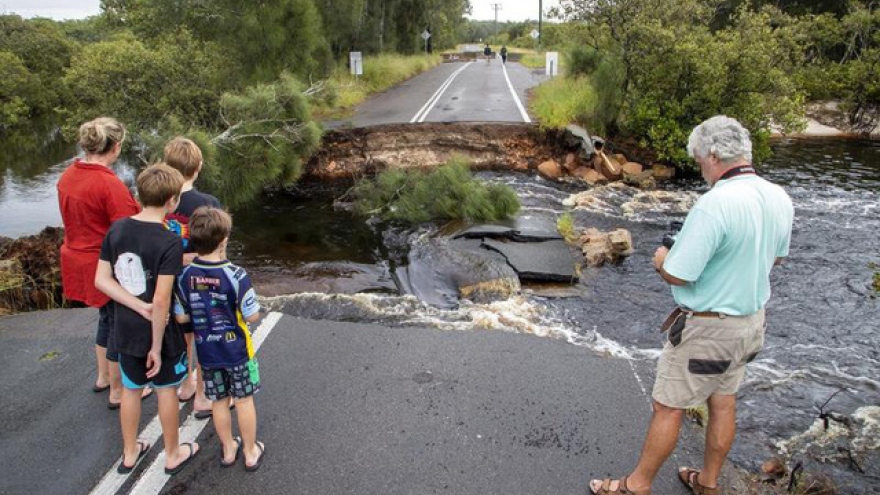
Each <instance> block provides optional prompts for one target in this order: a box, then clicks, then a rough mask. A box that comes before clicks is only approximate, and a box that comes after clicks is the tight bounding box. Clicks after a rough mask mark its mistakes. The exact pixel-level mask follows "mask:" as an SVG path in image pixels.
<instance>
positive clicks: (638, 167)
mask: <svg viewBox="0 0 880 495" xmlns="http://www.w3.org/2000/svg"><path fill="white" fill-rule="evenodd" d="M621 168H622V169H623V175H639V174H641V173H642V172H644V171H645V169H644V167H642V164H641V163H636V162H626V163H624V164H623V165H622V166H621Z"/></svg>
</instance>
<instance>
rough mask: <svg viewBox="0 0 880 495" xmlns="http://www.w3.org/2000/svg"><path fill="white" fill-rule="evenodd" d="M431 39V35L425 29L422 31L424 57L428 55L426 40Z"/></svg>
mask: <svg viewBox="0 0 880 495" xmlns="http://www.w3.org/2000/svg"><path fill="white" fill-rule="evenodd" d="M430 38H431V33H429V32H428V30H427V29H425V30H424V31H422V39H423V40H425V55H427V54H428V39H430Z"/></svg>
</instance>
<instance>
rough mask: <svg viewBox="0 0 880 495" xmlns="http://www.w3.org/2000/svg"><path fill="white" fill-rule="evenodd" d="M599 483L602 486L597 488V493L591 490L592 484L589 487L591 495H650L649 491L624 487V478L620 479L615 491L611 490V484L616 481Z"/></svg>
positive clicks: (605, 480)
mask: <svg viewBox="0 0 880 495" xmlns="http://www.w3.org/2000/svg"><path fill="white" fill-rule="evenodd" d="M594 481H595V480H594ZM601 481H602V486H601V487H599V491H596V490H593V486H592V484H591V485H590V492H591V493H592V494H593V495H651V490H640V491H636V490H630V489H629V488H628V487H627V486H626V476H624V477H623V478H620V483H618V484H617V489H616V490H612V489H611V483H612V482H613V481H616V480H612V479H609V478H605V479H603V480H601Z"/></svg>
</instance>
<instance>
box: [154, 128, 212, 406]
mask: <svg viewBox="0 0 880 495" xmlns="http://www.w3.org/2000/svg"><path fill="white" fill-rule="evenodd" d="M164 159H165V163H167V164H168V165H169V166H170V167H172V168H174V169H176V170H177V171H178V172H180V173H181V174H182V175H183V188H182V190H181V191H182V192H181V194H180V204H178V205H177V209H176V210H175V211H174V212H173V213H169V214H168V215H166V216H165V227H166V228H167V229H168V230H170V231H172V232H174V233H176V234H178V235H179V236H180V238H181V239H182V240H183V252H184V255H183V260H184V261H183V264H184V265H189V264H190V263H191V262H192V260H193V258H194V257H195V250H194V249H193V247H192V245H191V244H190V241H189V219H190V217H192V215H193V213H195V211H196V209H198V208H200V207H202V206H211V207H214V208H221V209H222V208H223V207H222V206H221V204H220V201H219V200H218V199H217V198H215V197H214V196H211V195H210V194H206V193H203V192H201V191H198V190H197V189H196V188H195V186H194V183H195V181H196V179H198V178H199V172H201V171H202V164H203V162H202V150H200V149H199V147H198V145H196V143H194V142H193V141H192V140H190V139H187V138H185V137H176V138H174V139H172V140H171V141H168V144H166V145H165V150H164ZM175 324H177V323H176V322H172V325H175ZM179 327H180V329H181V330H182V332H183V335H184V337H185V338H186V348H187V354H188V355H189V361H190V362H189V369H190V377H189V379H187V380H184V381H183V383H182V384H181V385H180V388H179V389H178V391H177V396H178V398H179V399H180V400H181V401H188V400H190V399H193V398H195V401H194V402H193V412H195V416H196V419H205V418H208V417H210V416H211V414H212V412H211V401H209V400H208V398H207V397H206V396H205V382H204V380H203V379H202V373H201V369H200V368H199V366H197V363H196V352H195V348H194V347H193V333H192V325H190V324H185V325H179Z"/></svg>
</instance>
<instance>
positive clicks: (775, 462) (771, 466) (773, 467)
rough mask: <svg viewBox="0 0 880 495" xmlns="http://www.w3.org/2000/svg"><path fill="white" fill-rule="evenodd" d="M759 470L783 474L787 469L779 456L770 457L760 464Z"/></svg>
mask: <svg viewBox="0 0 880 495" xmlns="http://www.w3.org/2000/svg"><path fill="white" fill-rule="evenodd" d="M761 472H762V473H764V474H769V475H773V476H780V477H781V476H785V474H786V473H787V472H788V469H787V468H786V467H785V461H783V460H782V458H780V457H771V458H770V459H767V460H766V461H764V462H763V463H762V464H761Z"/></svg>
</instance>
